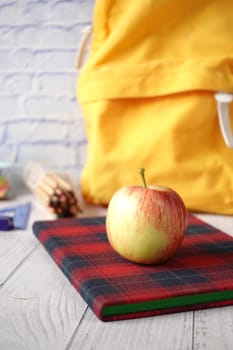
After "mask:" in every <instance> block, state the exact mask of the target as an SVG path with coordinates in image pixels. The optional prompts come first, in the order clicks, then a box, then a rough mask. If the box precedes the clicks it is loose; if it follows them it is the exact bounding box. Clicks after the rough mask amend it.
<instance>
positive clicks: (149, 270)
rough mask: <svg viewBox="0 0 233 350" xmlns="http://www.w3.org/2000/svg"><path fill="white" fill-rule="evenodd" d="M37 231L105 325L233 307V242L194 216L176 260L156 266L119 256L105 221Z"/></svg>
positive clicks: (40, 224)
mask: <svg viewBox="0 0 233 350" xmlns="http://www.w3.org/2000/svg"><path fill="white" fill-rule="evenodd" d="M33 231H34V233H35V235H36V237H37V238H38V239H39V241H40V242H41V244H42V245H44V247H45V248H46V250H47V252H48V253H49V254H50V255H51V257H52V258H53V259H54V261H55V262H56V263H57V265H58V266H59V268H60V269H61V270H62V271H63V273H64V274H65V275H66V277H67V278H68V279H69V281H70V282H71V283H72V285H73V286H74V287H75V288H76V290H77V291H78V292H79V293H80V294H81V296H82V297H83V299H84V300H85V301H86V303H87V304H88V305H89V307H90V308H91V309H92V310H93V312H94V313H95V314H96V315H97V317H99V318H100V319H101V320H103V321H110V320H119V319H129V318H136V317H145V316H152V315H160V314H165V313H174V312H180V311H186V310H196V309H202V308H210V307H217V306H223V305H231V304H233V238H232V237H230V236H228V235H227V234H225V233H223V232H221V231H219V230H218V229H216V228H214V227H212V226H210V225H208V224H206V223H204V222H203V221H201V220H199V219H198V218H196V217H195V216H192V215H190V216H189V224H188V228H187V232H186V235H185V238H184V240H183V242H182V245H181V247H180V248H179V250H178V252H177V254H176V255H175V257H173V258H172V259H171V260H170V261H168V262H167V263H165V264H162V265H157V266H156V265H154V266H152V265H149V266H144V265H139V264H135V263H131V262H129V261H127V260H125V259H123V258H122V257H120V256H119V255H118V254H117V253H115V252H114V251H113V249H112V248H111V247H110V245H109V243H108V240H107V237H106V232H105V218H104V217H99V218H87V219H59V220H55V221H37V222H35V223H34V225H33Z"/></svg>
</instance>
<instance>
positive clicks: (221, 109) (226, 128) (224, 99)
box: [215, 92, 233, 148]
mask: <svg viewBox="0 0 233 350" xmlns="http://www.w3.org/2000/svg"><path fill="white" fill-rule="evenodd" d="M215 98H216V100H217V106H218V119H219V124H220V129H221V131H222V135H223V138H224V141H225V143H226V144H227V146H228V147H230V148H233V133H232V130H231V124H230V114H229V103H230V102H232V101H233V94H229V93H225V92H217V93H216V94H215Z"/></svg>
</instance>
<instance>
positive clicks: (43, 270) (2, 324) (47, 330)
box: [0, 245, 87, 350]
mask: <svg viewBox="0 0 233 350" xmlns="http://www.w3.org/2000/svg"><path fill="white" fill-rule="evenodd" d="M86 308H87V306H86V304H85V302H84V301H83V300H82V299H81V297H80V296H79V294H78V293H77V292H76V290H75V289H74V288H73V287H72V286H71V284H70V283H69V281H68V280H67V279H66V277H65V276H64V275H63V273H62V272H61V271H60V270H59V269H58V268H57V266H56V265H55V263H54V262H53V261H52V259H51V258H50V257H49V255H48V254H47V252H46V251H45V250H44V248H43V247H42V246H41V245H39V246H38V247H37V248H36V250H35V251H34V252H33V253H32V254H31V255H30V256H29V257H28V258H27V259H26V260H25V261H24V263H23V264H22V265H21V266H20V267H19V268H18V269H17V271H15V273H14V274H13V275H12V276H11V278H10V279H9V280H8V281H7V283H5V285H4V286H3V287H2V288H1V289H0V310H1V312H0V349H4V350H8V349H9V350H13V349H30V350H35V349H40V350H41V349H56V350H59V349H61V350H64V349H65V348H66V345H67V343H69V341H70V338H71V337H72V335H73V333H74V331H75V329H76V327H77V326H78V324H79V322H80V320H81V318H82V315H83V313H84V312H85V310H86Z"/></svg>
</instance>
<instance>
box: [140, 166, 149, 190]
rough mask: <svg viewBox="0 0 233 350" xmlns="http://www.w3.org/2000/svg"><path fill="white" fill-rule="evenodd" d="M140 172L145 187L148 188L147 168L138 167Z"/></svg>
mask: <svg viewBox="0 0 233 350" xmlns="http://www.w3.org/2000/svg"><path fill="white" fill-rule="evenodd" d="M138 172H139V174H140V175H141V178H142V182H143V185H144V187H145V188H147V183H146V179H145V169H144V168H140V169H138Z"/></svg>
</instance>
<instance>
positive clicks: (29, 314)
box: [0, 194, 233, 350]
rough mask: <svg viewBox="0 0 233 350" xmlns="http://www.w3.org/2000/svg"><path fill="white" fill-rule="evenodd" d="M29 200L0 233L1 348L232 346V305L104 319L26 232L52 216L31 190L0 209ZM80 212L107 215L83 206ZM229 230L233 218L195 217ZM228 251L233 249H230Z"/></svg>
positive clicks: (165, 349) (147, 349)
mask: <svg viewBox="0 0 233 350" xmlns="http://www.w3.org/2000/svg"><path fill="white" fill-rule="evenodd" d="M28 200H30V201H32V211H31V214H30V220H29V224H28V228H27V230H12V231H8V232H0V350H14V349H17V350H18V349H20V350H21V349H28V350H36V349H41V350H67V349H71V350H74V349H75V350H125V349H129V350H134V349H135V350H140V349H143V350H152V349H153V350H156V349H158V350H176V349H177V350H182V349H183V350H189V349H190V350H191V349H194V350H201V349H203V350H223V349H229V350H232V349H233V306H232V307H231V306H229V307H222V308H216V309H209V310H202V311H195V312H184V313H178V314H172V315H163V316H156V317H149V318H141V319H135V320H127V321H117V322H109V323H104V322H101V321H100V320H98V319H97V318H96V316H95V315H94V314H93V313H92V311H91V310H90V309H89V308H88V307H87V305H86V303H85V302H84V301H83V300H82V298H81V297H80V295H79V294H78V293H77V292H76V291H75V289H74V288H73V287H72V285H71V284H70V283H69V281H68V280H67V279H66V278H65V276H64V275H63V273H62V272H61V271H60V270H59V269H58V268H57V266H56V265H55V263H54V262H53V261H52V259H51V258H50V257H49V255H48V254H47V253H46V251H45V249H44V248H43V247H42V246H41V244H40V243H39V242H38V241H37V239H36V238H35V237H34V235H33V233H32V228H31V227H32V223H33V222H34V221H35V220H42V219H50V218H52V217H51V216H50V214H49V213H48V212H47V210H46V209H45V208H44V207H43V206H42V205H40V204H39V203H38V202H37V201H35V199H34V197H33V196H32V195H30V194H21V195H20V196H18V197H16V199H15V200H14V201H12V200H10V201H1V202H0V208H1V207H2V208H3V207H7V206H12V205H14V204H15V203H18V204H19V203H25V202H27V201H28ZM84 210H85V212H84V214H82V216H98V215H102V214H104V213H105V211H104V210H103V209H100V208H96V207H84ZM198 216H199V217H201V218H202V219H204V220H205V221H207V222H209V223H211V224H213V225H215V226H216V227H218V228H220V229H222V230H224V231H226V232H228V233H229V234H231V235H233V217H230V216H225V217H224V216H216V215H198ZM232 253H233V252H232Z"/></svg>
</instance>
